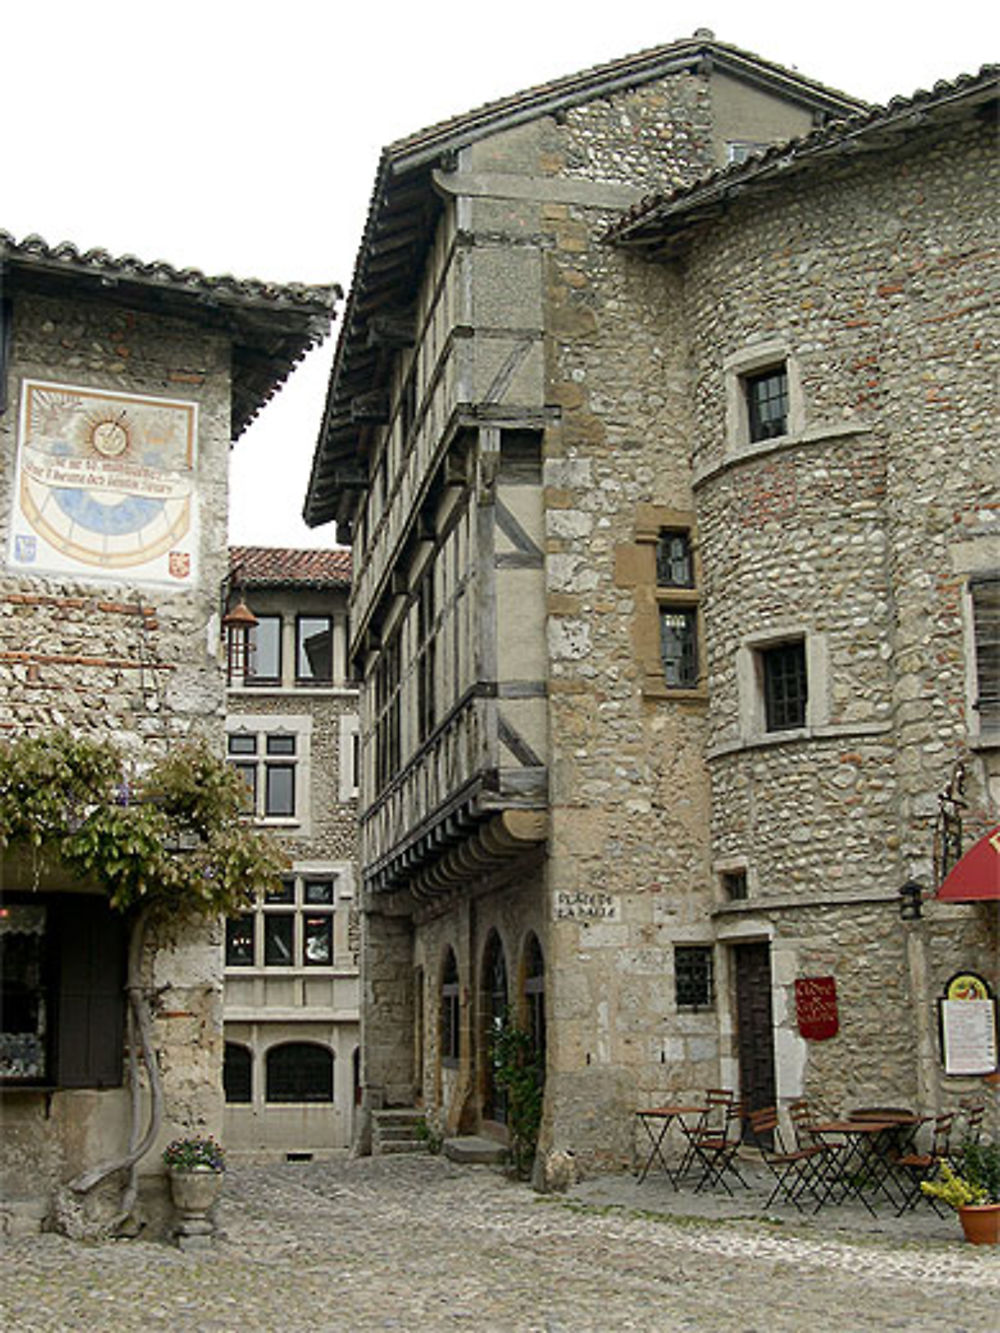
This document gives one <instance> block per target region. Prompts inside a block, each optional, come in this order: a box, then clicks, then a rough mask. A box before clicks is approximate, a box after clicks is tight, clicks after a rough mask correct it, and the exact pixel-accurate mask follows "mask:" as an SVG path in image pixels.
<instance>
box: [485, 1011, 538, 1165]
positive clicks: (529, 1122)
mask: <svg viewBox="0 0 1000 1333" xmlns="http://www.w3.org/2000/svg"><path fill="white" fill-rule="evenodd" d="M492 1057H493V1080H494V1082H495V1084H496V1086H497V1087H498V1088H500V1089H501V1090H502V1091H503V1092H505V1093H506V1095H507V1129H508V1132H509V1135H510V1153H511V1158H512V1162H513V1166H514V1170H515V1171H516V1172H517V1174H518V1175H519V1176H522V1177H527V1176H528V1175H530V1174H531V1165H532V1162H533V1161H534V1158H535V1148H536V1146H537V1144H538V1131H539V1128H540V1127H541V1123H542V1098H543V1093H544V1082H545V1076H544V1072H543V1070H542V1065H541V1061H540V1059H539V1054H538V1050H537V1049H536V1046H535V1042H534V1039H533V1037H532V1035H531V1033H530V1032H528V1031H527V1030H526V1029H525V1028H522V1027H520V1026H519V1025H518V1023H517V1021H516V1019H515V1018H514V1016H513V1015H512V1014H511V1012H510V1011H509V1010H508V1012H507V1013H506V1014H505V1015H504V1018H503V1021H502V1022H501V1024H500V1026H499V1028H498V1029H497V1031H496V1032H495V1033H494V1035H493V1043H492Z"/></svg>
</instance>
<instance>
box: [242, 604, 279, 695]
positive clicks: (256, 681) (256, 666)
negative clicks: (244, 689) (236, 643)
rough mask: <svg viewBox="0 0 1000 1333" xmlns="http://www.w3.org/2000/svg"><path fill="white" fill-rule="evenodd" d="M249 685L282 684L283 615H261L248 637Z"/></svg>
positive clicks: (247, 675)
mask: <svg viewBox="0 0 1000 1333" xmlns="http://www.w3.org/2000/svg"><path fill="white" fill-rule="evenodd" d="M248 646H249V656H248V661H247V672H246V682H247V684H248V685H280V684H281V617H280V616H267V615H260V616H258V617H257V624H256V625H255V626H254V627H253V628H252V629H251V630H250V632H249V638H248Z"/></svg>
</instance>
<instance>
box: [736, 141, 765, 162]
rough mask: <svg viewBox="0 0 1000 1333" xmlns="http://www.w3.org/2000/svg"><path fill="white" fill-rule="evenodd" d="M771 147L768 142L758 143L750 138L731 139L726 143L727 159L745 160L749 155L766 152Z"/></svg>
mask: <svg viewBox="0 0 1000 1333" xmlns="http://www.w3.org/2000/svg"><path fill="white" fill-rule="evenodd" d="M770 147H771V145H770V144H768V143H758V142H755V141H753V140H750V139H731V140H729V141H728V142H727V143H726V161H727V162H745V161H746V160H747V158H748V157H752V156H753V155H754V154H755V153H763V152H766V150H767V149H768V148H770Z"/></svg>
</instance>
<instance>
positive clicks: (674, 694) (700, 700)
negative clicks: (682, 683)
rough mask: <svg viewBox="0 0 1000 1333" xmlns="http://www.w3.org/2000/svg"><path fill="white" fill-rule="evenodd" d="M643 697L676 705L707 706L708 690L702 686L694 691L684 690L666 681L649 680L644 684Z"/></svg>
mask: <svg viewBox="0 0 1000 1333" xmlns="http://www.w3.org/2000/svg"><path fill="white" fill-rule="evenodd" d="M642 697H643V698H644V699H657V700H659V699H663V700H666V701H667V702H668V703H675V704H707V703H708V690H707V689H705V688H704V687H702V686H697V687H696V688H695V689H693V690H682V689H678V688H676V687H675V686H672V685H668V684H667V683H666V681H664V680H655V679H654V680H650V679H647V680H645V681H644V682H643V686H642Z"/></svg>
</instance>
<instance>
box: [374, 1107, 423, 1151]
mask: <svg viewBox="0 0 1000 1333" xmlns="http://www.w3.org/2000/svg"><path fill="white" fill-rule="evenodd" d="M423 1123H424V1113H423V1111H415V1110H413V1109H412V1108H411V1107H403V1106H399V1107H392V1108H390V1109H389V1110H382V1111H372V1156H373V1157H383V1156H385V1155H386V1154H387V1153H400V1152H426V1151H427V1140H426V1138H422V1137H420V1133H419V1131H418V1128H417V1127H418V1126H422V1125H423Z"/></svg>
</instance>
